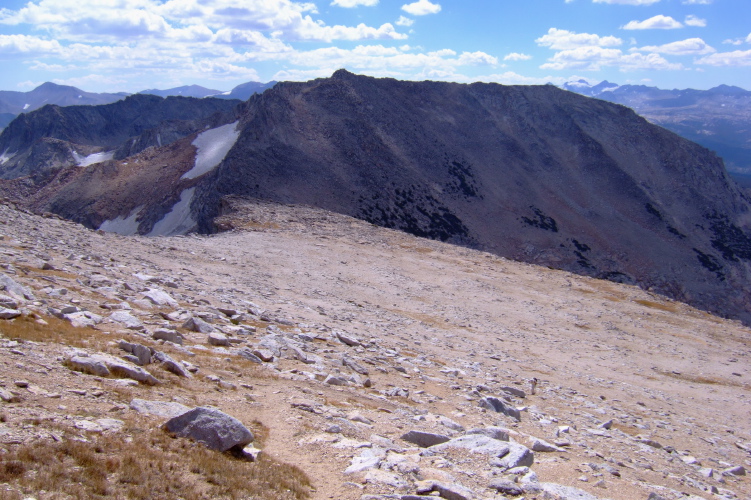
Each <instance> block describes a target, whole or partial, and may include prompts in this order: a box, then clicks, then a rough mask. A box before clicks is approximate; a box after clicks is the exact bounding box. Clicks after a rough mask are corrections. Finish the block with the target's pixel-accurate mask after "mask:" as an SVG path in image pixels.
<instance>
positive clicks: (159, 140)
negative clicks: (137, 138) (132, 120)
mask: <svg viewBox="0 0 751 500" xmlns="http://www.w3.org/2000/svg"><path fill="white" fill-rule="evenodd" d="M156 143H157V144H159V147H160V148H161V147H162V136H161V135H160V134H156Z"/></svg>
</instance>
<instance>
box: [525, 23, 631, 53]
mask: <svg viewBox="0 0 751 500" xmlns="http://www.w3.org/2000/svg"><path fill="white" fill-rule="evenodd" d="M535 43H537V45H541V46H543V47H550V48H551V49H553V50H567V49H574V48H576V47H589V46H595V47H614V46H617V45H621V44H622V43H623V40H621V39H620V38H617V37H614V36H599V35H594V34H590V33H575V32H573V31H567V30H559V29H557V28H550V29H549V30H548V33H547V34H546V35H543V36H541V37H540V38H538V39H537V40H535Z"/></svg>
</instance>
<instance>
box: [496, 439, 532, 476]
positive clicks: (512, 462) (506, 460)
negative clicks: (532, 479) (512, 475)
mask: <svg viewBox="0 0 751 500" xmlns="http://www.w3.org/2000/svg"><path fill="white" fill-rule="evenodd" d="M534 462H535V454H534V453H533V452H532V450H530V449H529V448H527V447H526V446H523V445H520V444H518V443H514V442H511V443H509V452H508V453H507V454H506V455H504V456H502V457H501V458H495V459H493V460H491V461H490V465H492V466H494V467H500V468H502V469H504V470H508V469H513V468H515V467H524V466H526V467H531V466H532V464H533V463H534Z"/></svg>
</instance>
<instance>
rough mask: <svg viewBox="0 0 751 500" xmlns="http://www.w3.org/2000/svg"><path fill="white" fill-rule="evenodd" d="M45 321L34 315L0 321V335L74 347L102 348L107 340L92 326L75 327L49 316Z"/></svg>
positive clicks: (13, 338)
mask: <svg viewBox="0 0 751 500" xmlns="http://www.w3.org/2000/svg"><path fill="white" fill-rule="evenodd" d="M44 321H45V322H46V323H47V324H46V325H45V324H42V323H38V322H37V321H36V319H35V318H34V317H31V316H20V317H18V318H16V319H14V320H11V321H3V322H2V323H0V335H2V336H3V337H5V338H8V339H12V340H17V341H31V342H56V343H60V344H65V345H67V346H74V347H90V348H98V349H103V348H104V347H105V346H106V344H107V342H108V340H109V339H107V338H106V337H103V336H102V333H101V332H99V331H98V330H94V329H93V328H77V327H74V326H73V325H71V324H70V323H69V322H68V321H66V320H63V319H59V318H56V317H54V316H50V317H47V318H45V319H44Z"/></svg>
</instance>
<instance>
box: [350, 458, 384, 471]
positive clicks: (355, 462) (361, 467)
mask: <svg viewBox="0 0 751 500" xmlns="http://www.w3.org/2000/svg"><path fill="white" fill-rule="evenodd" d="M380 464H381V458H380V457H377V456H376V457H367V458H364V457H354V458H353V459H352V462H351V463H350V466H349V467H347V468H346V469H344V473H345V474H354V473H356V472H362V471H365V470H368V469H374V468H376V467H378V466H379V465H380Z"/></svg>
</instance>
